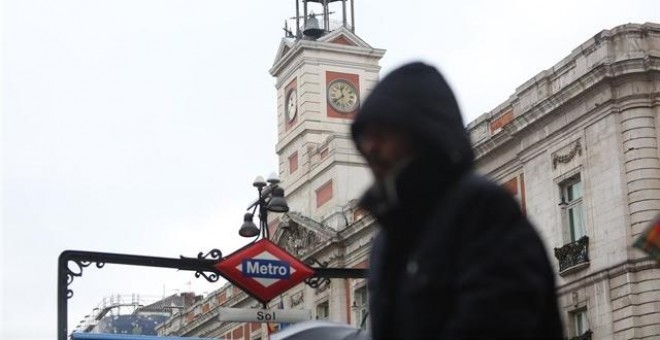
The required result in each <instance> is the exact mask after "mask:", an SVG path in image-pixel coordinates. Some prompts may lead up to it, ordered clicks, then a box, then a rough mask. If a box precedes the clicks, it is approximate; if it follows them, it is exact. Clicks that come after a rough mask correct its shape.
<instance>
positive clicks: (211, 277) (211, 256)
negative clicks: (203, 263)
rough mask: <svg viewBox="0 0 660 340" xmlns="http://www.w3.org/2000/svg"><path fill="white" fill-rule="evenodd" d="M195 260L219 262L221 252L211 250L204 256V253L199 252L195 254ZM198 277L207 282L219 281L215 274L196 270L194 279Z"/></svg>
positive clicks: (218, 276)
mask: <svg viewBox="0 0 660 340" xmlns="http://www.w3.org/2000/svg"><path fill="white" fill-rule="evenodd" d="M181 258H182V259H186V257H183V256H181ZM197 259H198V260H220V259H222V252H221V251H220V249H211V251H209V252H208V253H206V254H204V252H201V251H200V252H199V253H198V254H197ZM200 276H202V277H204V278H205V279H206V281H208V282H218V280H220V275H218V273H216V272H207V271H204V270H198V271H196V272H195V277H196V278H199V277H200Z"/></svg>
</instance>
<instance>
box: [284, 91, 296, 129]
mask: <svg viewBox="0 0 660 340" xmlns="http://www.w3.org/2000/svg"><path fill="white" fill-rule="evenodd" d="M285 105H286V108H285V111H286V120H287V122H291V121H292V120H293V119H294V118H296V113H297V112H298V92H297V91H296V90H295V89H293V90H291V91H289V95H288V96H287V97H286V104H285Z"/></svg>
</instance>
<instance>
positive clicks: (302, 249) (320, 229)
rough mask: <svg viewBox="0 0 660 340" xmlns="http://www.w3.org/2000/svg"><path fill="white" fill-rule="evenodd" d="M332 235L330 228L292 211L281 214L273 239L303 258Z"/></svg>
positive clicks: (333, 234)
mask: <svg viewBox="0 0 660 340" xmlns="http://www.w3.org/2000/svg"><path fill="white" fill-rule="evenodd" d="M334 236H335V231H333V230H332V229H330V228H328V227H326V226H324V225H322V224H321V223H319V222H316V221H315V220H313V219H311V218H309V217H307V216H304V215H303V214H301V213H299V212H293V211H292V212H288V213H286V214H283V215H282V216H281V218H280V224H279V226H278V228H277V231H276V232H275V235H274V236H273V241H274V242H275V243H277V245H278V246H280V247H282V248H284V249H285V250H286V251H288V252H289V253H290V254H292V255H294V256H296V257H298V258H303V257H304V256H305V255H307V254H308V253H310V252H311V251H312V250H314V249H315V248H317V247H318V246H320V245H321V244H324V243H325V242H326V241H328V240H330V239H331V238H332V237H334Z"/></svg>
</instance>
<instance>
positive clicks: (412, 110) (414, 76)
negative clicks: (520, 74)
mask: <svg viewBox="0 0 660 340" xmlns="http://www.w3.org/2000/svg"><path fill="white" fill-rule="evenodd" d="M367 125H388V126H395V127H398V128H400V129H402V130H404V131H406V132H408V133H409V134H410V136H412V138H413V144H414V146H415V148H416V149H417V151H418V152H420V153H421V154H422V155H424V156H427V157H429V158H431V159H433V160H434V161H437V162H439V163H441V165H442V166H443V167H445V170H449V171H450V172H452V173H458V174H460V173H464V172H466V171H468V170H469V169H471V168H472V163H473V159H474V154H473V152H472V147H471V144H470V139H469V137H468V135H467V131H466V130H465V127H464V125H463V119H462V117H461V113H460V110H459V108H458V104H457V103H456V99H455V98H454V94H453V92H452V90H451V89H450V88H449V85H448V84H447V82H446V81H445V79H444V78H443V77H442V75H441V74H440V72H438V70H437V69H435V68H434V67H432V66H429V65H426V64H424V63H421V62H415V63H411V64H407V65H404V66H402V67H400V68H398V69H396V70H394V71H392V72H391V73H390V74H388V75H387V76H386V77H385V78H383V79H382V80H381V81H380V82H379V83H378V85H376V87H375V88H374V89H373V91H372V92H371V94H369V96H368V97H367V99H366V100H365V101H364V103H363V105H362V107H361V109H360V111H359V112H358V114H357V116H356V117H355V120H354V121H353V124H352V126H351V132H352V134H353V140H354V141H357V140H358V138H359V136H360V134H361V133H362V131H363V130H364V128H365V127H366V126H367Z"/></svg>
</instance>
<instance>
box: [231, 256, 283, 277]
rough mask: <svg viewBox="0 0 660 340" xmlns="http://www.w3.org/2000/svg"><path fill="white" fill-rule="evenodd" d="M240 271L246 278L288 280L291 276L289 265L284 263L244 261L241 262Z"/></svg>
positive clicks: (261, 260) (256, 260)
mask: <svg viewBox="0 0 660 340" xmlns="http://www.w3.org/2000/svg"><path fill="white" fill-rule="evenodd" d="M241 271H242V272H243V275H244V276H247V277H260V278H265V279H289V277H290V276H291V264H289V262H286V261H276V260H264V259H244V260H243V261H242V262H241Z"/></svg>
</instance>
